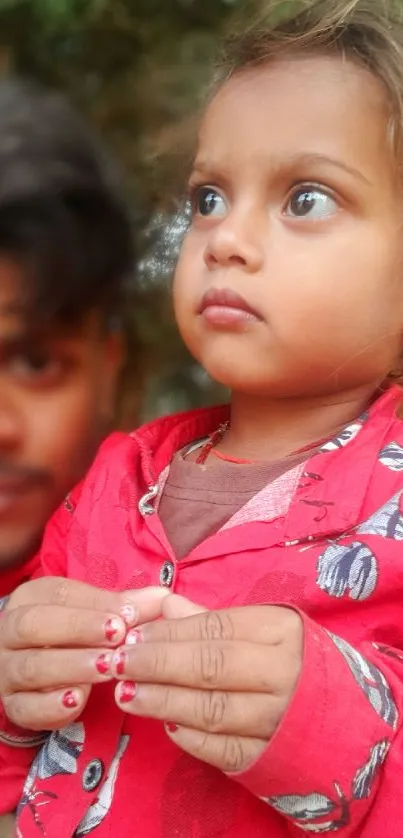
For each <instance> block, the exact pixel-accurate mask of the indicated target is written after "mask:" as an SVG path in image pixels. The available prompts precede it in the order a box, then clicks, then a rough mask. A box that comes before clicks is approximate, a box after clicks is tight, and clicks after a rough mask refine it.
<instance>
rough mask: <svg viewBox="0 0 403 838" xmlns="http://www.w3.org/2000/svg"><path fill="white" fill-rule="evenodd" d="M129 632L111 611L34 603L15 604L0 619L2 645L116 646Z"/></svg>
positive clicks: (20, 647)
mask: <svg viewBox="0 0 403 838" xmlns="http://www.w3.org/2000/svg"><path fill="white" fill-rule="evenodd" d="M126 632H127V626H126V624H125V622H124V620H123V619H122V618H121V617H116V616H115V615H113V614H111V613H108V612H101V611H90V610H86V609H84V608H60V607H59V606H54V605H31V606H23V607H21V608H15V609H13V610H12V611H10V612H9V613H7V612H6V613H5V614H4V615H3V617H2V618H1V620H0V646H1V647H2V648H3V649H31V648H34V647H42V646H61V647H66V646H71V647H74V646H76V647H88V646H95V647H97V646H104V645H106V646H111V647H115V646H118V645H119V644H121V643H122V642H123V640H124V638H125V636H126ZM1 669H3V664H2V666H1ZM0 678H1V673H0Z"/></svg>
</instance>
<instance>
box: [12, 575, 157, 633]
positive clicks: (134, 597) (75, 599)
mask: <svg viewBox="0 0 403 838" xmlns="http://www.w3.org/2000/svg"><path fill="white" fill-rule="evenodd" d="M168 594H169V591H167V589H166V588H159V587H151V586H150V587H148V588H143V589H139V590H130V591H124V592H122V593H119V592H111V591H105V590H102V589H100V588H95V587H94V586H93V585H87V584H86V583H85V582H77V581H76V580H73V579H64V578H59V577H52V576H48V577H44V578H42V579H35V580H33V581H32V582H26V583H25V584H24V585H21V586H20V587H19V588H17V590H16V591H15V592H14V593H13V594H12V596H11V597H10V599H9V601H8V603H7V604H6V607H5V611H6V613H7V612H9V611H10V610H12V609H14V608H17V607H19V606H24V605H25V606H26V605H55V606H59V607H60V606H62V607H65V608H84V609H88V610H89V611H101V612H103V613H105V612H112V614H115V615H119V616H121V617H123V619H124V621H125V623H126V625H130V626H132V625H135V623H136V622H139V621H141V622H144V621H146V620H153V619H155V618H156V617H157V616H159V615H160V613H161V603H162V601H163V599H164V598H165V597H166V596H168Z"/></svg>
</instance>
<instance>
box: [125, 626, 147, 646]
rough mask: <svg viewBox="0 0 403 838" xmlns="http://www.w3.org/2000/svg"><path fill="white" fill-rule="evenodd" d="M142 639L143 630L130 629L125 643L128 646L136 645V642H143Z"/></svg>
mask: <svg viewBox="0 0 403 838" xmlns="http://www.w3.org/2000/svg"><path fill="white" fill-rule="evenodd" d="M142 640H143V635H142V633H141V631H138V629H134V631H129V634H128V635H127V637H126V640H125V643H126V645H127V646H134V645H135V644H136V643H141V642H142Z"/></svg>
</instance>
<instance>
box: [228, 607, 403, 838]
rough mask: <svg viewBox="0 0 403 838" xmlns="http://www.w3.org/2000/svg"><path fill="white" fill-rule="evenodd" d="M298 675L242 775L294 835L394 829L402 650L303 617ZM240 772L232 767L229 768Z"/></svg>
mask: <svg viewBox="0 0 403 838" xmlns="http://www.w3.org/2000/svg"><path fill="white" fill-rule="evenodd" d="M303 619H304V628H305V649H304V660H303V667H302V672H301V676H300V679H299V683H298V685H297V688H296V691H295V693H294V696H293V698H292V700H291V703H290V705H289V707H288V710H287V712H286V714H285V716H284V718H283V720H282V722H281V724H280V726H279V728H278V729H277V731H276V733H275V735H274V736H273V738H272V740H271V742H270V743H269V745H268V747H267V748H266V750H265V751H264V753H263V755H262V756H261V757H260V759H259V760H258V761H257V762H256V763H254V764H253V765H252V766H251V767H250V768H249V769H248V770H247V771H244V772H242V773H240V774H237V775H236V777H235V778H236V779H237V781H238V782H240V783H241V784H242V785H244V786H245V787H246V788H247V789H249V791H251V792H252V793H253V794H255V795H257V796H258V797H260V798H262V799H263V800H264V801H265V802H266V803H267V804H268V805H269V806H270V807H272V808H273V809H275V811H276V812H278V813H279V814H280V815H282V816H283V817H285V818H287V819H288V820H289V822H290V829H291V832H292V834H294V829H293V828H292V827H293V826H294V827H298V828H296V829H295V834H296V835H301V831H302V832H303V831H305V832H306V833H308V834H327V833H336V834H338V833H339V832H340V834H341V836H343V838H344V837H346V838H347V836H353V835H354V836H357V835H360V836H362V838H378V836H381V835H382V836H385V838H386V836H387V838H389V836H395V835H397V834H400V832H399V833H398V829H397V825H398V824H400V825H401V824H402V822H403V817H402V809H401V783H402V773H403V731H402V712H403V653H402V652H401V651H399V650H397V649H392V648H389V647H382V646H379V645H376V644H371V643H367V644H364V645H363V648H360V649H359V650H358V649H356V648H354V647H353V646H351V645H350V644H349V643H347V642H346V641H345V640H343V639H342V638H340V637H337V636H335V635H333V634H331V633H330V632H328V631H326V629H323V628H322V627H320V626H318V625H317V624H316V623H315V622H313V621H312V620H310V619H309V618H307V617H303ZM232 777H233V778H234V775H232Z"/></svg>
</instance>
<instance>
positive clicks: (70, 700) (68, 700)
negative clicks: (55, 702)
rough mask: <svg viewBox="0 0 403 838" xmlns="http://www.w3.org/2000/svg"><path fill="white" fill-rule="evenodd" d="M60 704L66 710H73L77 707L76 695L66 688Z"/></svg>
mask: <svg viewBox="0 0 403 838" xmlns="http://www.w3.org/2000/svg"><path fill="white" fill-rule="evenodd" d="M62 704H63V707H66V709H67V710H74V709H75V708H76V707H78V701H77V696H76V695H75V693H73V691H72V690H66V692H65V693H64V695H63V698H62Z"/></svg>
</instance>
